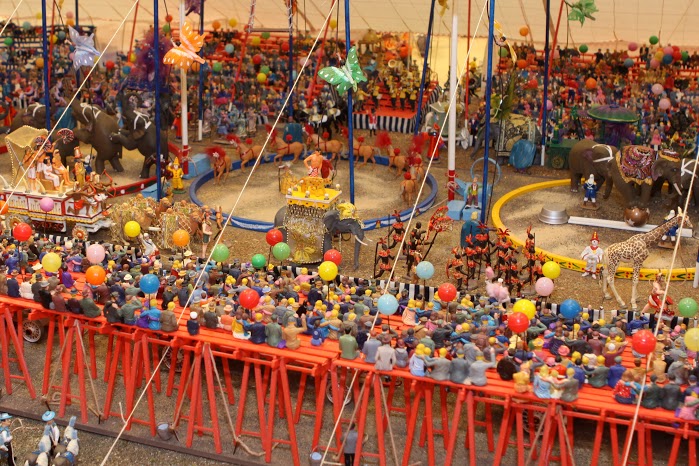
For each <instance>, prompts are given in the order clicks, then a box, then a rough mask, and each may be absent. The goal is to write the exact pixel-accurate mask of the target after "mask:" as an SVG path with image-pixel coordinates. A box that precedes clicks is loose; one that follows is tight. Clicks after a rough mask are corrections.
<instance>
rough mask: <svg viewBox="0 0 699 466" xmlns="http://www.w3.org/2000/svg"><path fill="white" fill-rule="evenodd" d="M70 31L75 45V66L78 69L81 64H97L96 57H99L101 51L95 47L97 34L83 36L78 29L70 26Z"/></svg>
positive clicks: (71, 39)
mask: <svg viewBox="0 0 699 466" xmlns="http://www.w3.org/2000/svg"><path fill="white" fill-rule="evenodd" d="M68 32H69V33H70V41H71V42H72V43H73V45H74V46H75V52H73V67H74V68H75V69H76V70H77V69H79V68H80V67H81V66H92V65H94V64H95V59H96V58H97V57H99V55H100V52H99V51H98V50H97V49H96V48H95V34H94V33H92V34H90V35H89V36H81V35H80V33H79V32H78V31H76V30H75V29H73V28H72V27H68Z"/></svg>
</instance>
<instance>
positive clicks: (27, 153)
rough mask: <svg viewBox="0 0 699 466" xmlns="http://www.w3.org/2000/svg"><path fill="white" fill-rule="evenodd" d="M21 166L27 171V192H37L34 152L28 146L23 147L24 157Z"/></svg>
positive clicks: (37, 183)
mask: <svg viewBox="0 0 699 466" xmlns="http://www.w3.org/2000/svg"><path fill="white" fill-rule="evenodd" d="M22 166H23V167H24V170H25V171H26V172H27V189H28V192H32V191H36V192H39V189H40V188H39V186H40V185H39V182H38V180H37V179H36V160H35V159H34V152H33V151H32V149H31V148H30V147H27V148H25V149H24V158H23V159H22Z"/></svg>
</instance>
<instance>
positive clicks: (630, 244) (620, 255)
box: [602, 208, 694, 311]
mask: <svg viewBox="0 0 699 466" xmlns="http://www.w3.org/2000/svg"><path fill="white" fill-rule="evenodd" d="M680 225H681V226H682V228H688V229H690V230H691V229H693V228H694V227H693V226H692V223H691V222H690V221H689V217H687V214H686V213H682V209H679V208H678V214H677V215H676V216H675V217H673V218H671V219H670V220H667V221H666V222H664V223H662V224H660V225H658V226H657V227H655V228H653V229H652V230H651V231H649V232H647V233H641V234H638V235H633V236H632V237H630V238H629V239H627V240H626V241H621V242H619V243H614V244H612V245H611V246H609V247H608V248H607V251H605V256H606V259H607V264H606V267H604V269H603V271H602V291H604V299H611V298H612V297H611V295H610V294H609V291H608V290H607V286H609V288H611V289H612V293H614V297H615V298H616V300H617V302H618V303H619V305H620V306H621V307H626V303H624V300H622V299H621V296H619V292H618V291H617V290H616V288H615V287H614V276H615V275H616V270H617V268H618V267H619V263H620V262H622V261H624V262H630V263H632V264H633V278H632V282H631V309H633V310H634V311H635V310H636V309H637V307H636V298H637V294H636V286H637V285H638V277H639V275H640V272H641V266H643V262H644V261H645V260H646V258H648V255H649V254H650V251H649V248H650V247H651V246H653V245H654V244H656V243H657V242H658V241H659V240H660V239H661V238H662V236H663V235H664V234H666V233H667V232H668V231H669V230H670V229H671V228H673V227H676V226H680Z"/></svg>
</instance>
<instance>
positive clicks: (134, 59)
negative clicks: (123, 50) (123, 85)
mask: <svg viewBox="0 0 699 466" xmlns="http://www.w3.org/2000/svg"><path fill="white" fill-rule="evenodd" d="M129 61H130V62H131V63H136V53H135V52H131V56H130V57H129Z"/></svg>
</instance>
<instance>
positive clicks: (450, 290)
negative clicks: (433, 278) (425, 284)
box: [437, 283, 456, 302]
mask: <svg viewBox="0 0 699 466" xmlns="http://www.w3.org/2000/svg"><path fill="white" fill-rule="evenodd" d="M437 291H438V292H439V299H440V301H445V302H449V301H452V300H453V299H454V298H456V287H455V286H454V285H452V284H451V283H442V284H441V285H439V289H438V290H437Z"/></svg>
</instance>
